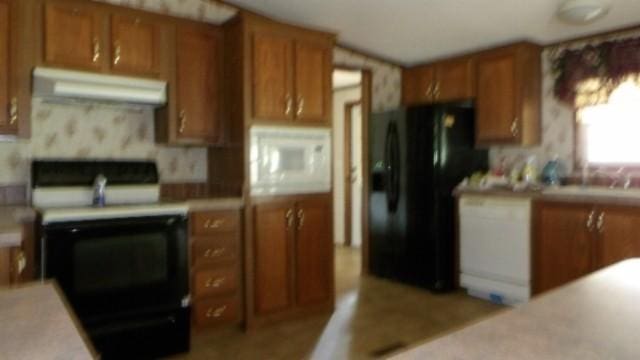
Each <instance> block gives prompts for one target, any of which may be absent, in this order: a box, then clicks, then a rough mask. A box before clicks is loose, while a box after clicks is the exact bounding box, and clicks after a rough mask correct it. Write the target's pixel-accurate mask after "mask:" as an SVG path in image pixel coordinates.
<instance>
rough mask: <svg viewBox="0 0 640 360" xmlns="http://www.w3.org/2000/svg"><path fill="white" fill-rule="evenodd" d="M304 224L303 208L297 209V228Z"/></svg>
mask: <svg viewBox="0 0 640 360" xmlns="http://www.w3.org/2000/svg"><path fill="white" fill-rule="evenodd" d="M303 226H304V210H302V209H300V210H298V230H300V229H302V227H303Z"/></svg>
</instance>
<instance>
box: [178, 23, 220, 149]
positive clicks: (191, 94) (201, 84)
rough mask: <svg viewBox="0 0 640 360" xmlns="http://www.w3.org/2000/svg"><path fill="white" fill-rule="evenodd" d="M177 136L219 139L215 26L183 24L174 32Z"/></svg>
mask: <svg viewBox="0 0 640 360" xmlns="http://www.w3.org/2000/svg"><path fill="white" fill-rule="evenodd" d="M176 49H177V71H176V73H177V74H176V76H177V105H178V106H177V109H178V124H177V131H178V137H179V138H181V139H188V140H189V139H193V140H204V141H205V142H207V143H217V142H219V141H221V130H222V129H221V122H220V121H221V120H220V79H221V71H222V59H221V38H220V33H219V31H218V30H217V29H215V28H210V27H208V26H202V27H201V26H183V27H180V28H179V29H178V34H177V46H176Z"/></svg>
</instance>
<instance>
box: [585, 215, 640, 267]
mask: <svg viewBox="0 0 640 360" xmlns="http://www.w3.org/2000/svg"><path fill="white" fill-rule="evenodd" d="M595 221H596V229H597V231H598V234H599V236H598V238H597V241H596V248H597V251H596V254H597V255H596V269H600V268H603V267H606V266H609V265H613V264H615V263H617V262H619V261H622V260H626V259H630V258H633V257H640V209H639V208H633V207H615V206H607V207H604V208H602V209H600V211H599V213H598V215H597V218H596V220H595Z"/></svg>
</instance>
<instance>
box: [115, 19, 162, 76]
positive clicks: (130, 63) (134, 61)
mask: <svg viewBox="0 0 640 360" xmlns="http://www.w3.org/2000/svg"><path fill="white" fill-rule="evenodd" d="M158 39H159V25H158V24H156V23H154V22H153V21H152V20H149V19H144V18H142V17H140V16H125V15H112V16H111V42H112V51H111V69H112V70H113V71H114V72H122V73H128V74H136V75H143V76H149V75H152V76H153V75H157V74H158V63H159V61H158V60H159V59H158V51H157V47H158V41H159V40H158Z"/></svg>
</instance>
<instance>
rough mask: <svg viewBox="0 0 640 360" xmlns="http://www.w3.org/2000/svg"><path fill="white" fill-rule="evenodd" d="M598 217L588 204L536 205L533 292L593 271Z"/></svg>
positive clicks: (551, 203) (550, 203)
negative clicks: (596, 220) (595, 225)
mask: <svg viewBox="0 0 640 360" xmlns="http://www.w3.org/2000/svg"><path fill="white" fill-rule="evenodd" d="M595 216H596V215H595V211H593V210H592V209H591V207H589V206H585V205H575V204H568V203H553V202H545V203H541V204H539V205H538V206H537V213H536V217H537V221H536V224H535V226H536V229H535V232H536V234H537V236H536V238H535V243H534V246H533V248H534V259H533V263H534V265H533V273H534V293H540V292H543V291H546V290H549V289H552V288H554V287H557V286H560V285H563V284H565V283H568V282H570V281H572V280H575V279H577V278H579V277H582V276H584V275H586V274H588V273H590V272H591V271H592V269H593V255H594V253H593V251H594V249H593V240H594V236H595V232H594V230H593V229H594V227H593V226H594V224H595Z"/></svg>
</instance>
